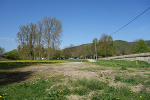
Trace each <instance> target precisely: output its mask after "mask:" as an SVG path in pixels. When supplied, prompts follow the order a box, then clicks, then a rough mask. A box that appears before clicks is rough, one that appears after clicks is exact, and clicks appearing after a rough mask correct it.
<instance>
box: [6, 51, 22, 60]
mask: <svg viewBox="0 0 150 100" xmlns="http://www.w3.org/2000/svg"><path fill="white" fill-rule="evenodd" d="M6 58H7V59H12V60H20V59H21V55H20V53H19V52H18V51H17V50H12V51H9V52H7V53H6Z"/></svg>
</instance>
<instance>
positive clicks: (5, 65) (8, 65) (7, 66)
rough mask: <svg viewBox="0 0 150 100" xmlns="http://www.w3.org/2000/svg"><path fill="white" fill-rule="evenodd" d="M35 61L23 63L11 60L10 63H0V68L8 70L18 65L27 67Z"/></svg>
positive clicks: (18, 66)
mask: <svg viewBox="0 0 150 100" xmlns="http://www.w3.org/2000/svg"><path fill="white" fill-rule="evenodd" d="M34 64H37V63H32V62H31V63H24V62H12V63H0V70H9V69H15V68H20V67H27V66H31V65H34Z"/></svg>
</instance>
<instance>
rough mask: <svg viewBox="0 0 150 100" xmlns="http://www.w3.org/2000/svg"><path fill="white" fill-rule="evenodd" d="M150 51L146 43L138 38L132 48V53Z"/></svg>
mask: <svg viewBox="0 0 150 100" xmlns="http://www.w3.org/2000/svg"><path fill="white" fill-rule="evenodd" d="M148 51H150V50H149V48H148V45H147V43H146V42H145V41H144V40H142V39H141V40H139V41H138V42H137V43H136V45H135V48H134V53H142V52H148Z"/></svg>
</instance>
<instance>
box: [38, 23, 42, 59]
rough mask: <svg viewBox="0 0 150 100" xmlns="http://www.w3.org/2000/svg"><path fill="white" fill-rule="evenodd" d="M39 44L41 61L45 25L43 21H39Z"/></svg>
mask: <svg viewBox="0 0 150 100" xmlns="http://www.w3.org/2000/svg"><path fill="white" fill-rule="evenodd" d="M37 31H38V33H37V44H38V50H39V59H40V60H41V56H40V55H41V45H42V40H43V23H42V22H41V21H38V28H37Z"/></svg>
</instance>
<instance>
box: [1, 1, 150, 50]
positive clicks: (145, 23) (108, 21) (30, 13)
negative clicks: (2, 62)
mask: <svg viewBox="0 0 150 100" xmlns="http://www.w3.org/2000/svg"><path fill="white" fill-rule="evenodd" d="M148 7H150V0H0V47H3V48H5V50H6V51H11V50H13V49H16V48H17V45H18V43H17V42H15V39H17V37H16V34H17V32H18V31H19V26H20V25H27V24H28V23H31V22H33V23H37V21H39V20H42V19H43V18H44V17H45V16H46V17H56V18H57V19H59V20H61V21H62V24H63V37H62V42H61V46H60V47H61V48H63V47H64V46H69V45H70V44H74V45H75V46H77V45H81V44H86V43H91V42H92V40H93V38H98V39H100V37H101V35H102V34H103V33H107V34H108V35H110V34H112V33H113V32H115V31H116V30H118V29H119V28H121V27H122V26H124V25H125V24H127V23H128V22H129V21H131V20H132V19H133V18H135V17H136V16H138V15H139V14H140V13H142V12H143V11H144V10H146V9H147V8H148ZM112 37H113V39H114V40H125V41H128V42H132V41H134V40H136V39H144V40H150V9H149V10H148V11H147V12H145V13H144V14H143V15H142V16H140V17H139V18H138V19H136V20H135V21H133V22H132V23H131V24H129V25H128V26H127V27H125V28H123V29H122V30H120V31H119V32H117V33H115V34H114V35H112Z"/></svg>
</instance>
